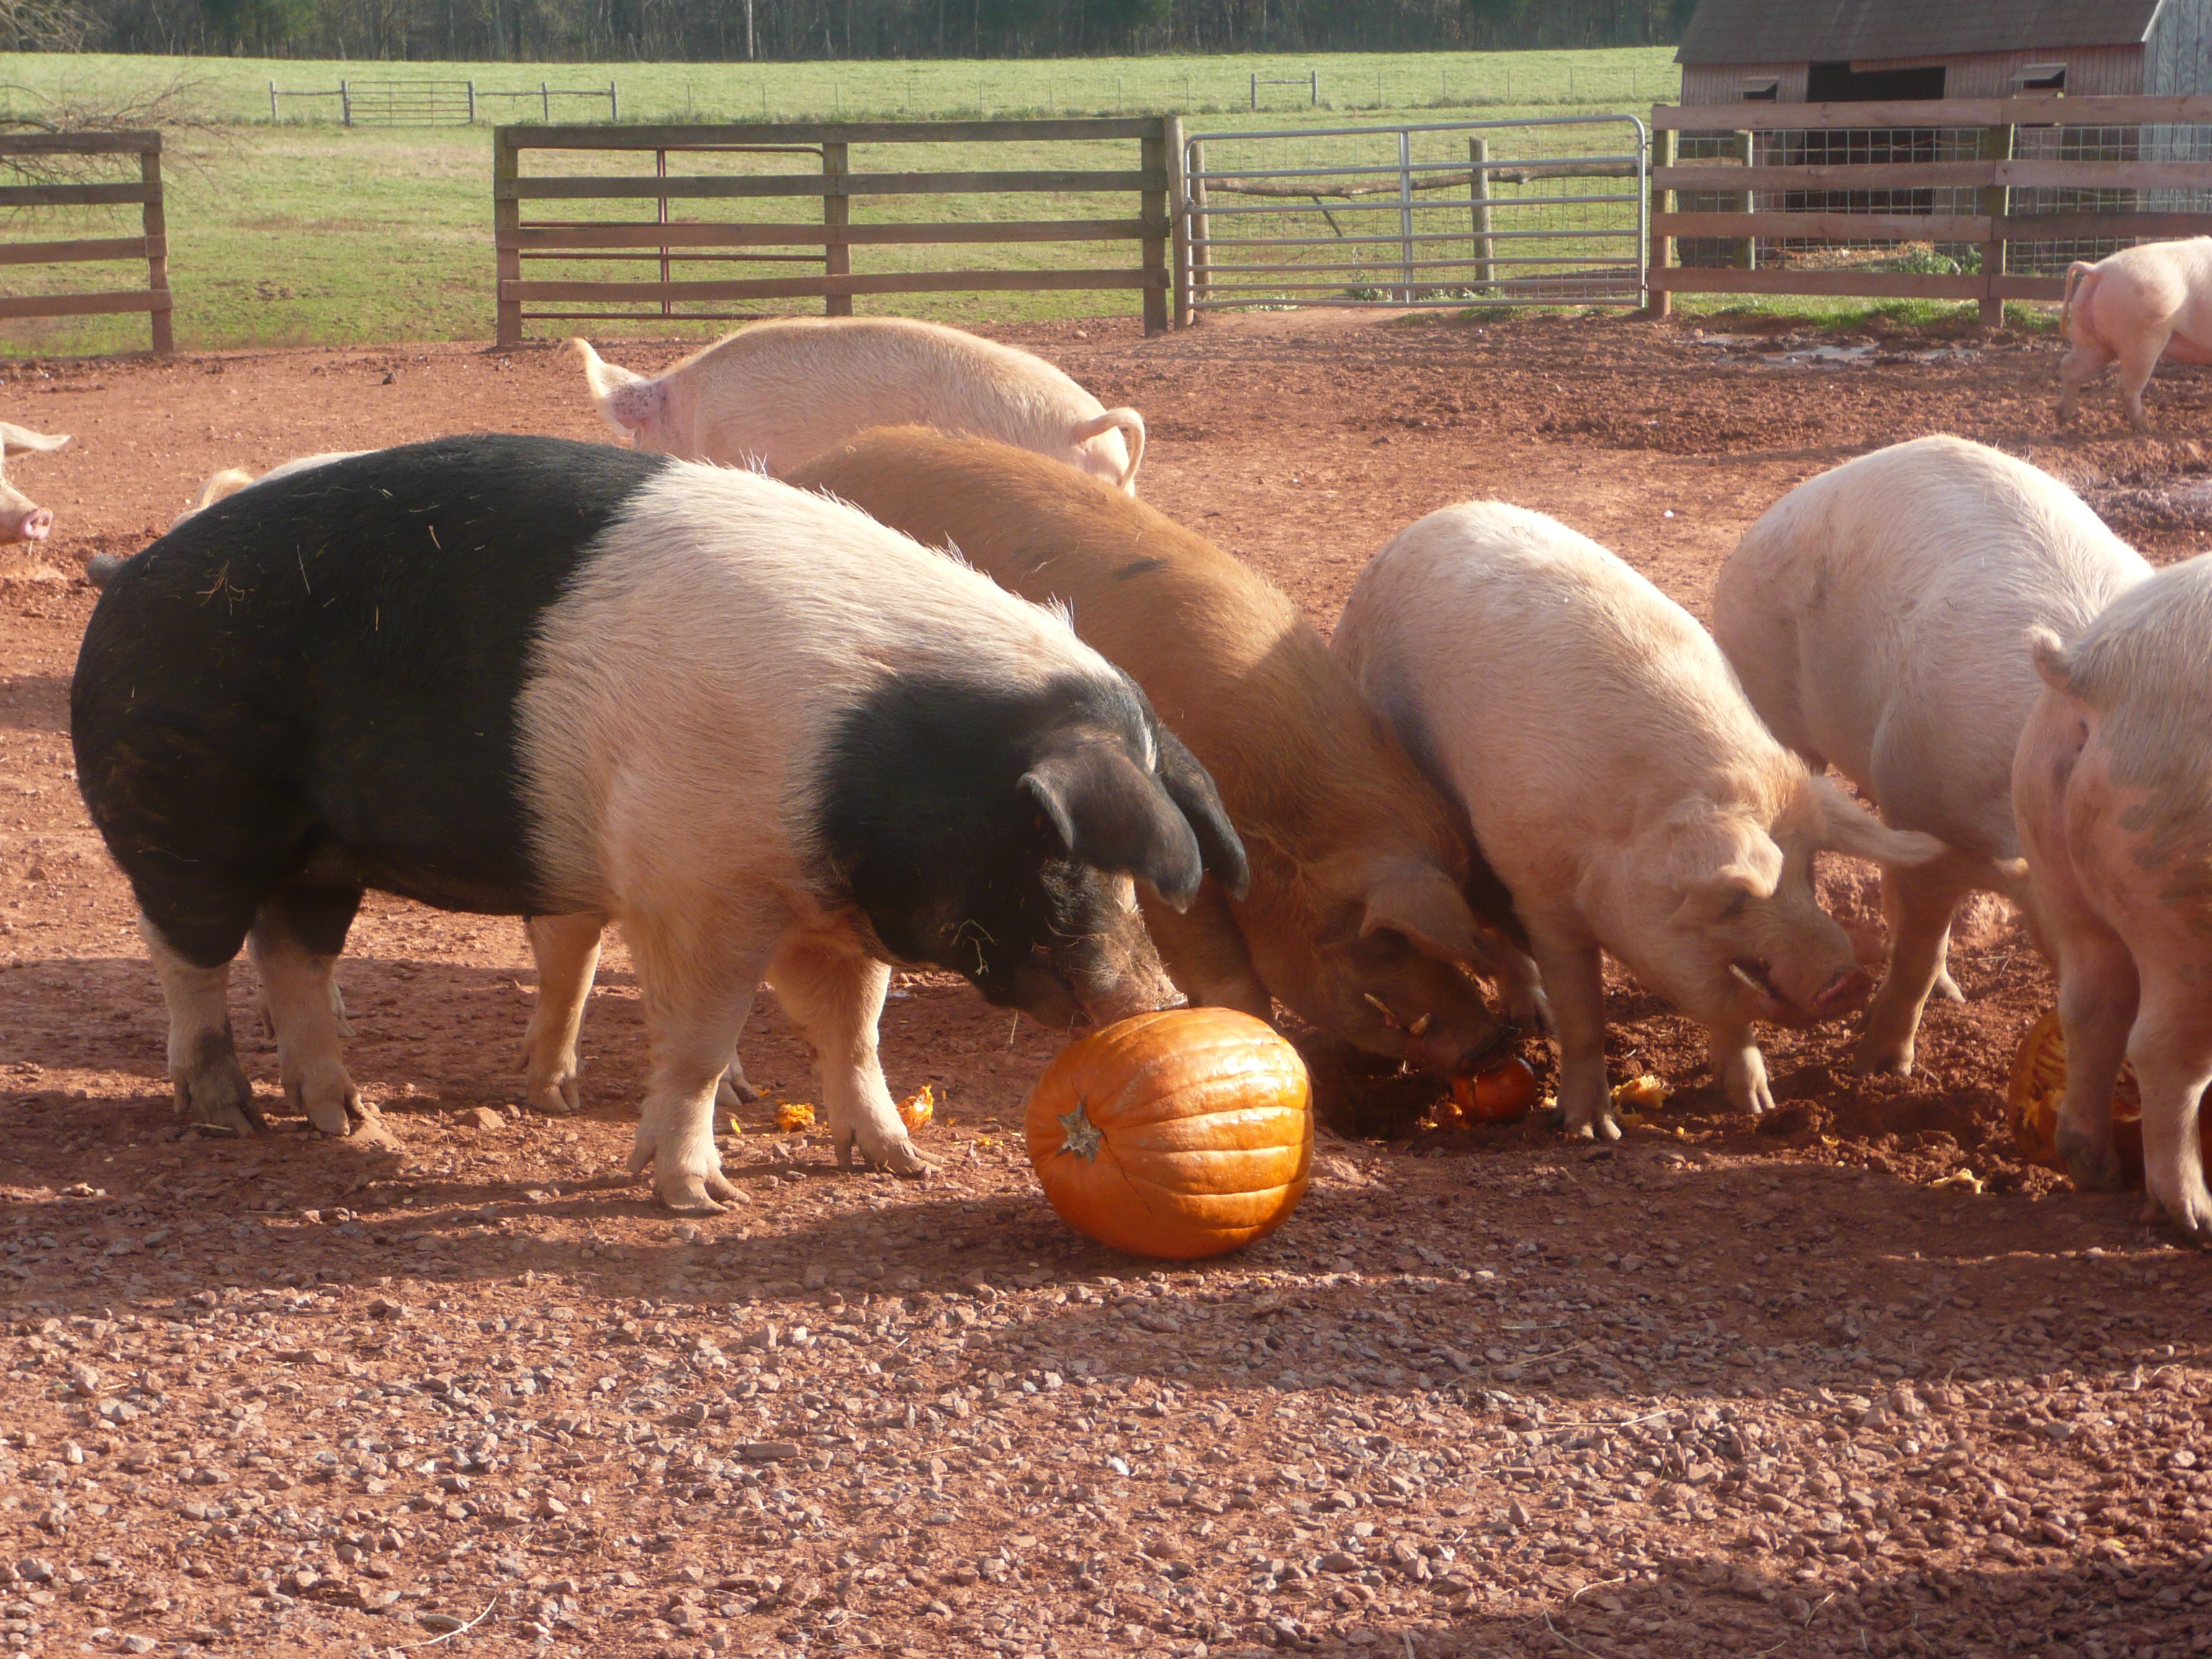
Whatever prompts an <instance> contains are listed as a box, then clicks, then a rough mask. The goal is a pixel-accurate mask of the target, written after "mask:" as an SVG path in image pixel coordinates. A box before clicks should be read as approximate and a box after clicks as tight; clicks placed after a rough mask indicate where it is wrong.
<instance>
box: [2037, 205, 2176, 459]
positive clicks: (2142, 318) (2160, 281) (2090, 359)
mask: <svg viewBox="0 0 2212 1659" xmlns="http://www.w3.org/2000/svg"><path fill="white" fill-rule="evenodd" d="M2060 319H2061V321H2060V331H2061V332H2063V334H2064V335H2065V336H2066V337H2067V340H2068V342H2069V343H2070V344H2071V346H2072V347H2073V349H2072V350H2070V351H2069V352H2068V353H2067V354H2066V360H2065V361H2064V362H2062V363H2061V364H2059V366H2058V379H2059V385H2060V391H2059V394H2058V419H2059V422H2060V423H2061V424H2066V423H2069V422H2072V420H2073V419H2074V414H2075V409H2076V407H2077V406H2078V405H2079V403H2080V400H2081V388H2082V387H2083V386H2087V384H2088V383H2089V382H2090V381H2092V380H2095V379H2096V378H2097V377H2098V376H2099V375H2100V374H2103V373H2104V372H2105V370H2106V367H2107V366H2109V365H2111V364H2112V363H2118V365H2119V387H2120V401H2121V403H2122V404H2123V405H2124V406H2125V408H2126V410H2127V414H2128V424H2129V425H2130V426H2131V427H2133V428H2135V429H2136V431H2138V432H2148V431H2149V430H2150V416H2148V415H2146V414H2144V413H2143V404H2142V394H2143V388H2144V387H2145V386H2148V385H2149V384H2150V376H2151V371H2152V370H2153V369H2154V368H2157V367H2158V360H2159V358H2160V356H2167V357H2171V358H2172V359H2173V361H2174V362H2177V363H2212V236H2192V237H2191V238H2189V239H2188V240H2186V241H2180V242H2144V243H2142V244H2141V245H2140V246H2136V247H2130V248H2122V249H2121V250H2120V251H2119V252H2118V253H2115V254H2112V255H2110V256H2108V257H2107V258H2102V259H2100V260H2098V261H2097V263H2096V264H2088V263H2087V262H2086V261H2083V260H2080V259H2077V260H2075V262H2074V263H2073V264H2070V265H2069V266H2068V267H2067V268H2066V299H2065V304H2064V307H2063V309H2062V310H2061V313H2060Z"/></svg>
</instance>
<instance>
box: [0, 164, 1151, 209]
mask: <svg viewBox="0 0 2212 1659" xmlns="http://www.w3.org/2000/svg"><path fill="white" fill-rule="evenodd" d="M1166 188H1167V179H1166V175H1165V174H1164V173H1146V172H1143V171H1111V172H1109V171H1100V172H1066V173H1052V172H1036V173H846V174H845V175H844V179H843V190H842V194H844V195H848V196H955V195H960V194H963V193H966V192H969V191H976V192H982V193H986V194H1001V193H1020V192H1024V191H1125V190H1134V191H1145V190H1164V189H1166ZM821 194H822V180H821V179H820V178H819V177H818V176H816V177H809V176H807V175H805V174H804V173H798V174H793V173H760V174H754V175H750V176H746V175H736V174H733V175H731V176H729V177H726V178H702V177H700V176H698V175H696V174H693V175H687V176H684V177H680V178H672V179H658V178H654V177H653V176H652V175H651V174H649V173H631V174H628V175H626V176H623V177H620V178H614V179H607V178H598V179H583V178H545V179H495V180H494V181H493V184H492V196H493V198H494V199H495V200H498V201H518V202H546V201H620V200H626V199H629V198H631V197H647V198H648V199H651V198H654V197H667V198H668V199H670V200H671V201H677V200H687V201H689V200H699V199H710V198H711V199H725V198H728V197H757V196H819V195H821ZM103 199H105V198H103ZM117 199H122V198H117ZM132 199H135V198H132ZM5 200H6V198H5V197H0V204H4V203H5Z"/></svg>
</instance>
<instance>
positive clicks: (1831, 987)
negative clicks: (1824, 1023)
mask: <svg viewBox="0 0 2212 1659" xmlns="http://www.w3.org/2000/svg"><path fill="white" fill-rule="evenodd" d="M1873 994H1874V975H1872V974H1869V972H1867V970H1866V969H1863V968H1849V969H1844V971H1843V972H1842V973H1840V974H1838V975H1836V976H1835V977H1834V978H1833V979H1832V980H1830V981H1828V982H1827V984H1826V985H1825V986H1824V987H1821V990H1820V995H1818V996H1816V997H1814V999H1813V1018H1814V1019H1815V1020H1830V1019H1841V1018H1843V1017H1844V1015H1845V1014H1855V1013H1857V1012H1858V1011H1859V1010H1860V1009H1862V1008H1863V1007H1864V1006H1866V1003H1867V999H1868V998H1869V997H1870V996H1872V995H1873Z"/></svg>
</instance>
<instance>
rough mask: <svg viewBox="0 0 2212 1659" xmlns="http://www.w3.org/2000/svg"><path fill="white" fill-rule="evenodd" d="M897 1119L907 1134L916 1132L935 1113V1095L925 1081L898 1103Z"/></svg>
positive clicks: (925, 1124)
mask: <svg viewBox="0 0 2212 1659" xmlns="http://www.w3.org/2000/svg"><path fill="white" fill-rule="evenodd" d="M898 1115H899V1121H900V1122H902V1123H903V1124H905V1125H906V1132H907V1133H908V1134H915V1133H919V1132H920V1131H921V1129H923V1128H924V1127H927V1124H928V1123H929V1121H930V1120H931V1119H933V1118H934V1117H935V1116H936V1115H937V1095H936V1092H935V1091H933V1090H932V1089H931V1087H930V1086H929V1085H927V1083H925V1084H923V1085H921V1088H919V1089H917V1090H915V1091H914V1093H912V1094H910V1095H908V1097H906V1098H905V1099H904V1100H902V1101H901V1102H899V1103H898Z"/></svg>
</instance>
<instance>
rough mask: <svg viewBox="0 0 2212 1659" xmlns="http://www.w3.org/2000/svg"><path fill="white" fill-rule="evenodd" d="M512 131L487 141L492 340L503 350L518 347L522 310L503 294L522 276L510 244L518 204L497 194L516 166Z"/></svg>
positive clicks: (519, 208)
mask: <svg viewBox="0 0 2212 1659" xmlns="http://www.w3.org/2000/svg"><path fill="white" fill-rule="evenodd" d="M510 131H513V129H512V128H509V127H496V128H495V129H493V131H492V138H491V198H492V199H491V224H492V264H493V266H494V269H495V272H496V276H495V291H496V292H498V293H499V303H498V306H497V307H496V320H495V323H494V325H493V327H494V330H495V332H494V335H493V338H494V340H495V343H498V344H500V345H503V346H512V345H520V344H521V343H522V307H520V306H519V305H517V304H515V303H514V302H513V301H511V300H509V299H508V298H507V295H506V294H505V292H504V290H505V289H506V287H507V283H511V282H516V281H519V280H520V278H521V276H522V255H521V253H520V252H518V251H517V250H516V248H515V246H514V245H513V242H512V240H510V239H511V238H512V237H513V235H514V234H515V233H516V230H517V228H519V227H520V225H521V223H522V204H521V203H520V202H518V201H516V200H515V199H514V198H513V197H510V196H502V195H501V194H500V187H501V185H511V184H513V182H514V180H515V177H516V173H517V170H518V168H519V167H520V157H519V156H517V155H516V154H515V153H514V146H513V144H511V143H508V142H507V134H508V133H509V132H510Z"/></svg>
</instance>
